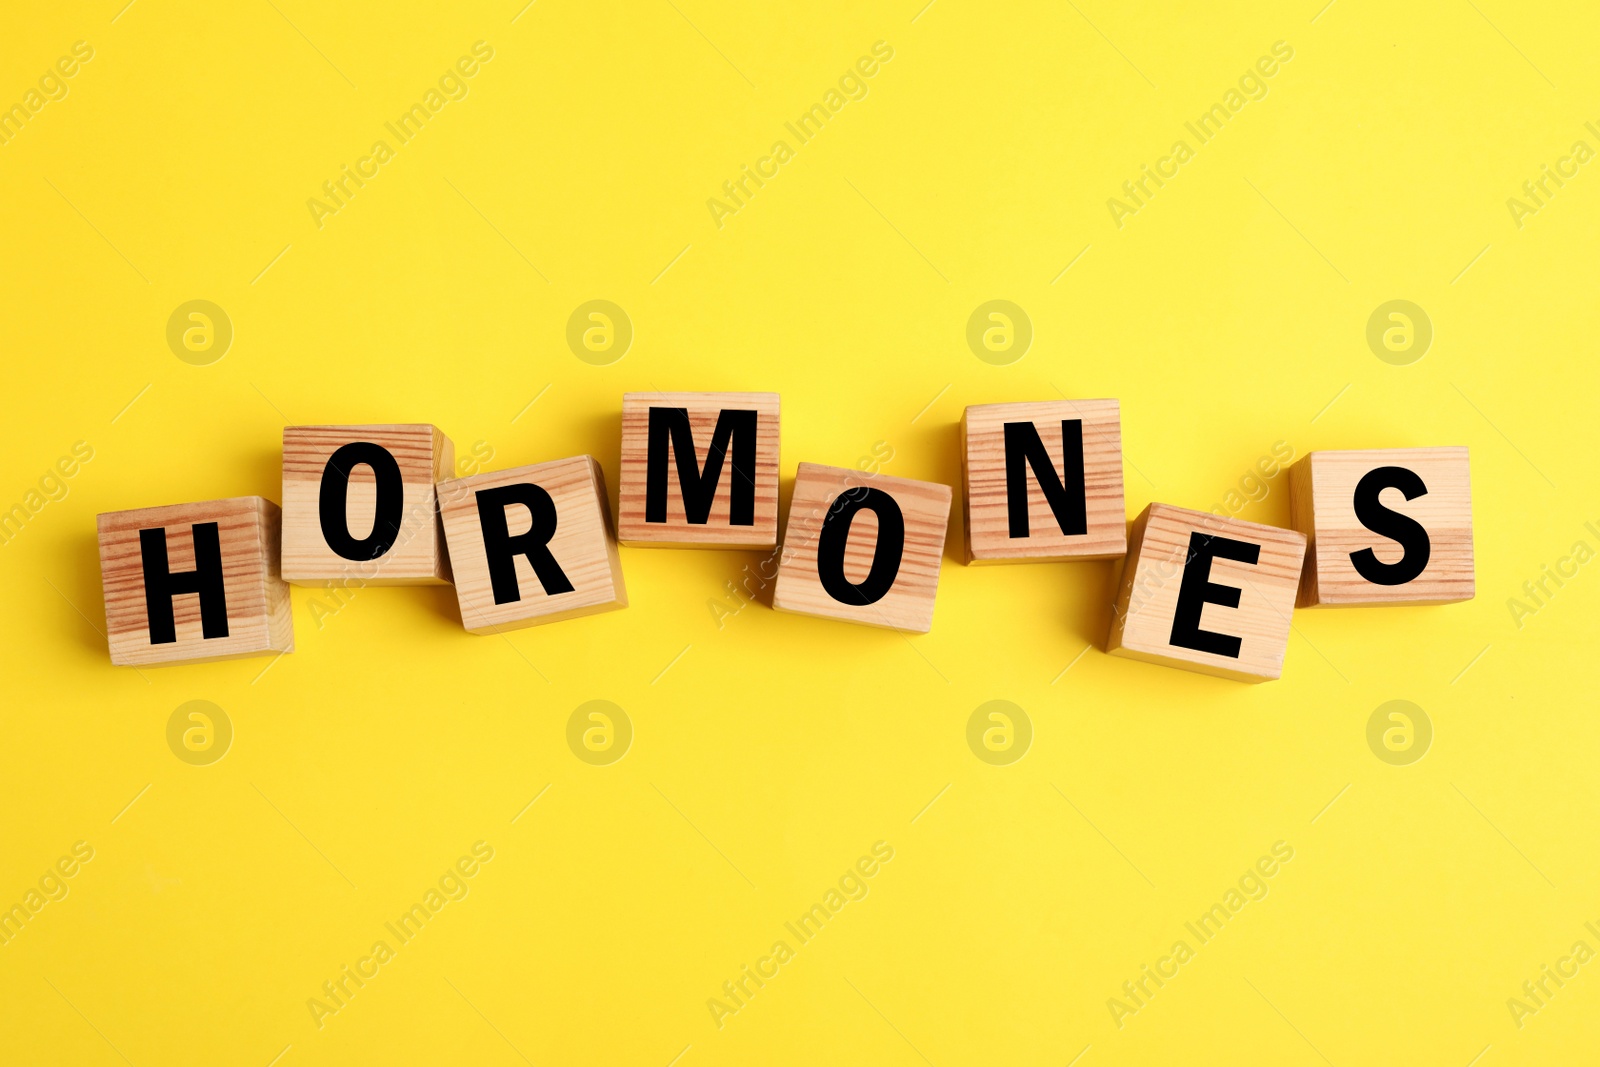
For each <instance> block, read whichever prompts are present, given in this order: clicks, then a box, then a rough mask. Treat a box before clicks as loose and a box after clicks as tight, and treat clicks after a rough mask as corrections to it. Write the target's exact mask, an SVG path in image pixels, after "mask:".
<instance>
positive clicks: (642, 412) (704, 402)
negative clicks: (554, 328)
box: [617, 393, 779, 548]
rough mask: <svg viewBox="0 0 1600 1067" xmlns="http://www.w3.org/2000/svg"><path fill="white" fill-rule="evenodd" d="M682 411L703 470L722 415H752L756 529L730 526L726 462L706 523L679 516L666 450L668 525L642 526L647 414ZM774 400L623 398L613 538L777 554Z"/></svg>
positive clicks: (770, 396) (746, 396)
mask: <svg viewBox="0 0 1600 1067" xmlns="http://www.w3.org/2000/svg"><path fill="white" fill-rule="evenodd" d="M656 407H667V408H685V409H687V410H688V412H689V426H690V428H691V429H692V430H693V432H694V453H695V455H694V459H695V467H696V469H697V470H704V469H705V465H706V457H707V455H708V454H709V453H710V450H711V440H712V436H713V433H714V431H715V430H716V426H717V419H718V417H719V416H720V415H721V414H722V412H723V411H724V410H725V409H732V410H749V411H755V412H756V450H755V451H756V461H755V479H754V480H755V516H754V517H755V524H754V525H753V526H734V525H732V524H731V523H730V522H729V507H730V503H731V500H732V494H733V478H734V475H733V468H732V463H731V462H730V460H729V458H727V457H725V458H724V460H723V467H722V474H721V477H720V478H719V479H718V481H717V491H716V496H715V498H714V500H713V502H712V505H711V513H710V515H709V516H708V517H707V521H706V522H705V523H703V524H701V523H690V522H689V521H688V519H687V517H686V516H685V514H684V507H683V493H682V491H681V490H680V488H679V482H678V471H677V459H676V456H675V454H674V453H673V452H672V451H671V450H670V449H669V450H668V458H669V462H668V474H667V521H666V522H664V523H662V522H646V521H645V477H646V472H647V470H648V466H649V464H648V454H649V452H648V442H649V426H650V409H651V408H656ZM778 449H779V401H778V394H777V393H624V394H623V397H622V475H621V480H620V482H619V484H618V487H617V536H618V538H619V540H621V542H622V543H623V544H625V545H630V546H631V545H637V546H640V547H648V546H659V547H671V548H775V547H777V544H778V462H779V456H778Z"/></svg>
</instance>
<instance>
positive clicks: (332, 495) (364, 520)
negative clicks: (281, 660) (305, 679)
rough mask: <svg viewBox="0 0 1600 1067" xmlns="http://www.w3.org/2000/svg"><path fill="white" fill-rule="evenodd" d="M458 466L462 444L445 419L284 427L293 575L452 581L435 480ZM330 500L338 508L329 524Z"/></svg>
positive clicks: (287, 568) (286, 566)
mask: <svg viewBox="0 0 1600 1067" xmlns="http://www.w3.org/2000/svg"><path fill="white" fill-rule="evenodd" d="M335 455H337V456H338V457H339V459H338V461H337V462H335V461H334V457H335ZM454 474H455V446H454V445H453V444H451V442H450V439H449V438H448V437H446V436H445V435H444V434H443V433H442V432H441V431H440V430H439V428H438V427H437V426H430V425H428V424H426V423H412V424H398V425H383V426H286V427H284V431H283V577H284V580H285V581H288V582H292V583H294V584H296V585H323V584H325V583H327V582H329V581H353V582H358V583H362V584H367V585H436V584H438V583H441V582H448V581H449V580H450V558H449V556H448V554H447V553H446V552H445V547H444V534H443V531H442V530H441V529H440V526H439V507H438V497H437V494H436V492H435V490H434V485H435V483H437V482H439V481H442V480H444V479H446V478H449V477H451V476H453V475H454ZM341 475H343V476H344V477H341ZM380 484H381V488H382V497H383V500H382V502H383V505H384V513H383V515H382V516H379V515H378V504H379V490H380ZM324 497H326V500H325V499H324ZM341 501H342V503H343V513H344V520H343V522H342V523H341V522H340V521H339V519H338V512H339V507H340V503H341ZM324 504H327V505H329V506H330V508H331V509H332V510H331V513H330V515H329V517H328V524H327V527H326V530H325V527H324V523H323V518H322V512H323V506H324ZM380 518H381V523H380V522H379V521H378V520H379V519H380ZM330 531H331V532H330ZM374 553H376V555H374Z"/></svg>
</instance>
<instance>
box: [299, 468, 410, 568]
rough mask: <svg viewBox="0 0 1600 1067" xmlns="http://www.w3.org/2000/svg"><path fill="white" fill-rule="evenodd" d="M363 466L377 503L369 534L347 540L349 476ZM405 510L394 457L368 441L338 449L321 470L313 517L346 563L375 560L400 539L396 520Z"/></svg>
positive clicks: (403, 488)
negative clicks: (373, 482) (373, 485)
mask: <svg viewBox="0 0 1600 1067" xmlns="http://www.w3.org/2000/svg"><path fill="white" fill-rule="evenodd" d="M363 464H365V465H366V466H367V467H370V468H371V469H372V476H373V478H374V479H375V480H376V482H377V501H376V504H375V506H374V510H373V515H372V530H371V532H370V533H368V534H367V536H365V537H363V538H360V539H357V538H354V537H352V536H350V524H349V514H348V512H347V504H348V501H349V495H350V472H351V471H352V470H354V469H355V468H356V467H359V466H361V465H363ZM404 510H405V486H404V484H403V483H402V480H401V477H400V464H399V463H398V462H396V460H395V458H394V454H393V453H392V452H390V451H389V450H388V449H387V448H384V447H383V446H382V445H375V444H373V443H372V442H371V441H352V442H350V443H349V444H347V445H342V446H340V447H339V448H338V449H337V450H336V451H335V452H334V453H333V455H331V456H329V457H328V465H327V466H325V467H324V468H322V488H321V491H320V492H319V494H318V497H317V517H318V519H319V520H320V521H321V525H322V538H323V540H324V541H326V542H327V544H328V547H329V548H331V549H333V551H334V553H335V554H337V555H339V556H341V557H343V558H344V559H350V560H371V559H377V558H378V557H379V556H381V555H383V554H384V553H385V552H387V551H389V549H390V548H392V547H394V543H395V541H396V540H397V539H399V537H400V518H401V515H402V514H403V512H404Z"/></svg>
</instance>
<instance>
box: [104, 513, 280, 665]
mask: <svg viewBox="0 0 1600 1067" xmlns="http://www.w3.org/2000/svg"><path fill="white" fill-rule="evenodd" d="M209 522H214V523H216V524H217V536H218V541H219V543H220V546H221V549H222V573H223V591H224V595H225V597H226V600H227V609H228V610H227V615H228V636H227V637H212V638H207V637H204V636H202V634H201V627H200V598H199V596H198V595H197V594H194V593H180V594H178V595H177V596H174V597H173V598H172V615H173V622H174V626H175V629H176V633H177V641H175V642H171V643H167V644H159V645H155V644H151V643H150V624H149V614H148V611H147V608H146V605H145V584H144V562H143V556H142V554H141V552H140V548H139V531H140V530H150V529H161V530H165V532H166V541H167V568H168V570H169V571H170V572H171V573H173V574H178V573H182V572H183V571H192V570H194V569H195V554H194V535H193V531H192V528H193V526H194V524H196V523H209ZM281 522H282V518H281V514H280V512H279V510H278V505H276V504H274V503H272V502H271V501H270V500H264V499H262V498H261V497H258V496H241V497H233V498H231V499H228V500H208V501H205V502H203V503H196V504H174V505H171V506H168V507H159V508H138V509H135V510H132V511H112V512H107V513H105V514H103V515H100V516H99V517H98V519H97V521H96V526H97V528H98V532H99V540H100V578H101V584H102V588H103V590H104V595H105V607H106V632H107V637H108V639H109V643H110V647H111V662H112V663H115V664H119V665H129V664H131V665H134V666H140V667H143V666H150V665H156V664H162V663H182V662H197V661H202V660H218V659H237V658H240V657H243V656H261V655H268V654H271V653H281V652H293V651H294V620H293V618H292V617H291V615H290V610H289V587H288V585H287V584H285V583H284V581H283V579H282V577H280V575H279V570H278V551H279V527H280V524H281Z"/></svg>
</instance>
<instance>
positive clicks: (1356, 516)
mask: <svg viewBox="0 0 1600 1067" xmlns="http://www.w3.org/2000/svg"><path fill="white" fill-rule="evenodd" d="M1289 513H1290V516H1291V518H1290V523H1291V525H1293V526H1294V528H1295V529H1296V530H1299V531H1300V532H1301V533H1303V534H1305V535H1306V538H1307V539H1308V541H1309V542H1310V544H1309V547H1308V548H1307V550H1306V569H1305V574H1304V576H1303V577H1302V579H1301V583H1300V605H1301V606H1302V607H1310V606H1312V605H1317V604H1330V605H1350V604H1444V603H1449V602H1451V601H1456V600H1471V599H1472V595H1473V588H1474V579H1473V562H1472V475H1471V470H1470V467H1469V464H1468V462H1467V450H1466V448H1464V447H1446V448H1374V449H1358V450H1352V451H1340V452H1312V453H1311V454H1310V455H1308V456H1306V457H1305V458H1304V459H1302V460H1300V462H1298V463H1296V464H1295V465H1294V466H1292V467H1290V468H1289Z"/></svg>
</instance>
